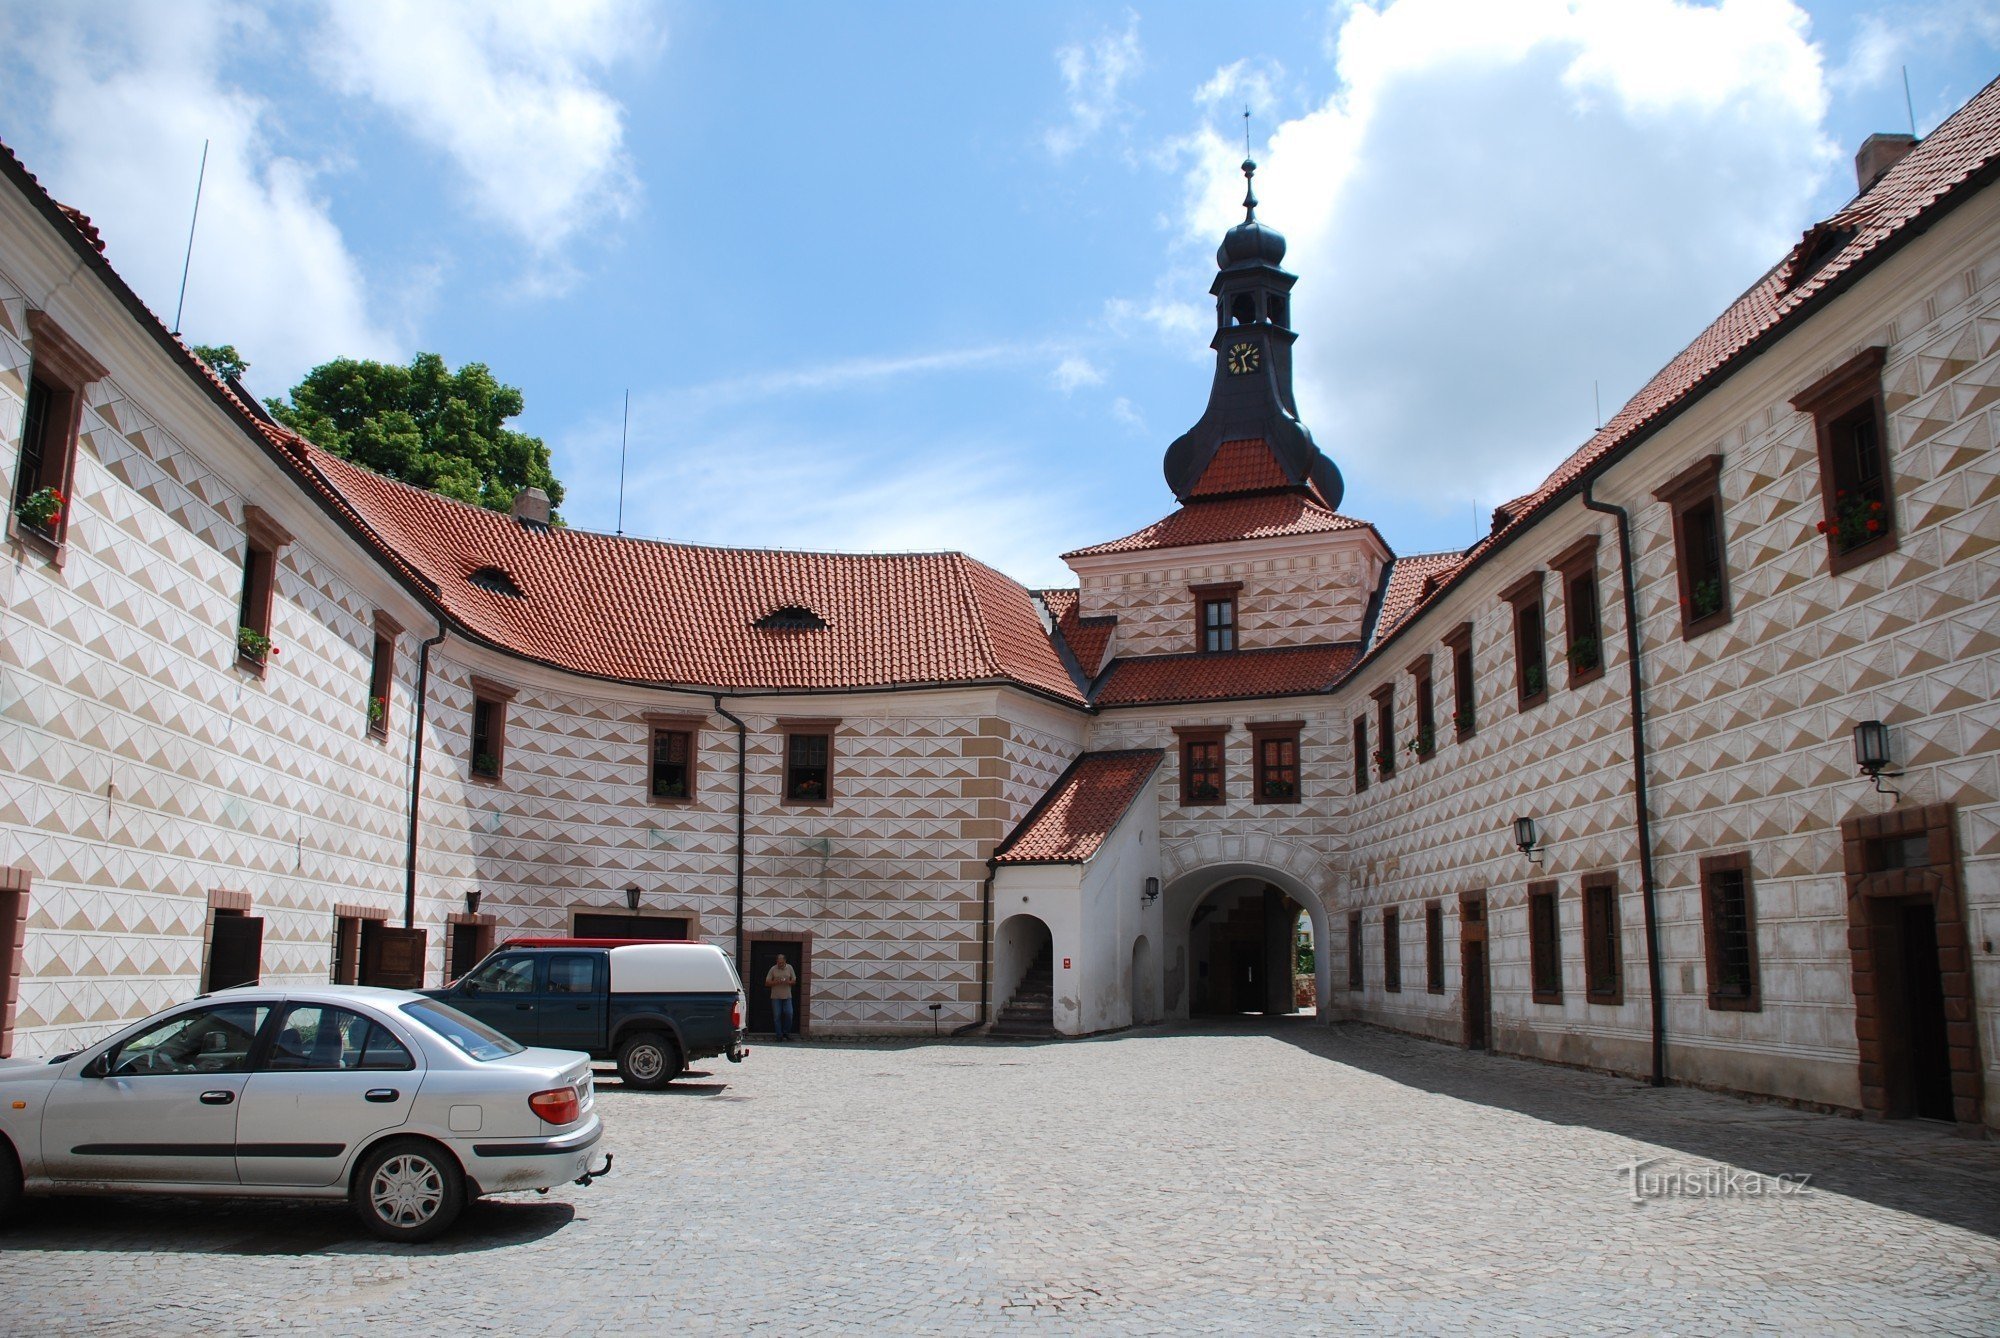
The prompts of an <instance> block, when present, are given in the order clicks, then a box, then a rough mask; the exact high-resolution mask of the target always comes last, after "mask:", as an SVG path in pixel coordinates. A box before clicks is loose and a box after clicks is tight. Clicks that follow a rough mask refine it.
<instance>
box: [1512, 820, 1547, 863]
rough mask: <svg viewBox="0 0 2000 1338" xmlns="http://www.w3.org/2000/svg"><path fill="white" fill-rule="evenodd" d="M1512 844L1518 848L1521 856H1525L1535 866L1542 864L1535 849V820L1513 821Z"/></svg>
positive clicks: (1540, 857) (1539, 854)
mask: <svg viewBox="0 0 2000 1338" xmlns="http://www.w3.org/2000/svg"><path fill="white" fill-rule="evenodd" d="M1514 844H1515V845H1516V846H1518V847H1519V848H1520V851H1521V853H1522V854H1523V855H1526V856H1527V857H1528V858H1529V859H1530V860H1533V861H1534V862H1535V863H1536V864H1540V863H1541V862H1542V856H1541V853H1540V852H1539V851H1537V850H1536V849H1535V820H1534V819H1533V818H1516V819H1514Z"/></svg>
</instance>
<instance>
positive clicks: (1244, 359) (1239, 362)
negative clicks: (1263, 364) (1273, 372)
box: [1229, 344, 1259, 376]
mask: <svg viewBox="0 0 2000 1338" xmlns="http://www.w3.org/2000/svg"><path fill="white" fill-rule="evenodd" d="M1258 357H1259V354H1258V351H1257V346H1256V345H1255V344H1232V345H1230V347H1229V371H1230V374H1231V375H1233V376H1245V375H1248V374H1249V373H1251V372H1254V371H1256V370H1257V359H1258Z"/></svg>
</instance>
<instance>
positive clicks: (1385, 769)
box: [1368, 680, 1396, 780]
mask: <svg viewBox="0 0 2000 1338" xmlns="http://www.w3.org/2000/svg"><path fill="white" fill-rule="evenodd" d="M1368 695H1369V696H1370V697H1371V698H1373V699H1374V701H1375V774H1376V775H1378V776H1380V777H1381V778H1382V779H1383V780H1388V779H1389V777H1391V776H1393V775H1395V774H1396V684H1395V681H1394V680H1391V681H1389V682H1387V683H1384V684H1383V685H1382V686H1381V687H1379V688H1376V689H1375V690H1374V691H1373V692H1371V693H1369V694H1368Z"/></svg>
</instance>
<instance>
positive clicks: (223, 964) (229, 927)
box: [205, 911, 264, 990]
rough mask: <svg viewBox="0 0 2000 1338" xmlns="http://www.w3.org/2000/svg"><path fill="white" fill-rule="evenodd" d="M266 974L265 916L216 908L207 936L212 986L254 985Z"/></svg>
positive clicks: (221, 987) (210, 984)
mask: <svg viewBox="0 0 2000 1338" xmlns="http://www.w3.org/2000/svg"><path fill="white" fill-rule="evenodd" d="M263 974H264V917H263V916H261V915H245V914H243V913H242V912H241V911H217V912H216V913H215V926H214V928H213V929H212V930H211V931H210V933H209V939H208V982H207V985H206V986H205V988H206V989H210V990H226V989H229V988H231V987H233V986H236V985H255V984H256V983H257V982H258V980H259V979H260V978H262V976H263Z"/></svg>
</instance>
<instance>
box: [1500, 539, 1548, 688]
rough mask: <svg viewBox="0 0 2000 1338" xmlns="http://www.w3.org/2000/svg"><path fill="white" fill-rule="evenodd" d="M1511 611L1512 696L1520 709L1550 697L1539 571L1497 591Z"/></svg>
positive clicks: (1540, 574)
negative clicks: (1512, 635)
mask: <svg viewBox="0 0 2000 1338" xmlns="http://www.w3.org/2000/svg"><path fill="white" fill-rule="evenodd" d="M1500 598H1501V599H1503V600H1505V601H1506V603H1507V605H1508V607H1509V608H1510V609H1511V610H1512V611H1513V621H1514V697H1515V700H1516V701H1517V702H1518V703H1519V704H1520V706H1521V709H1522V710H1524V711H1525V710H1528V709H1529V708H1531V707H1536V706H1540V705H1541V704H1542V703H1543V702H1545V701H1547V700H1548V699H1549V665H1548V641H1547V633H1546V631H1545V628H1544V625H1543V622H1542V573H1541V572H1539V571H1532V572H1529V573H1528V574H1527V575H1526V576H1523V577H1522V578H1521V579H1520V580H1518V581H1516V582H1514V584H1512V585H1510V586H1508V587H1507V588H1506V589H1505V590H1503V591H1501V592H1500Z"/></svg>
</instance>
